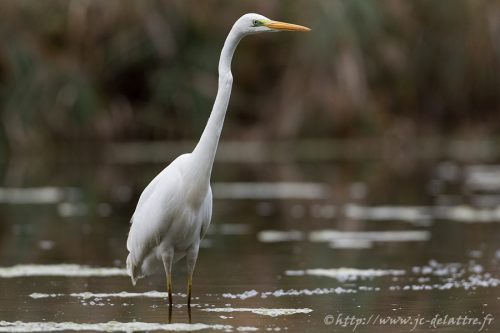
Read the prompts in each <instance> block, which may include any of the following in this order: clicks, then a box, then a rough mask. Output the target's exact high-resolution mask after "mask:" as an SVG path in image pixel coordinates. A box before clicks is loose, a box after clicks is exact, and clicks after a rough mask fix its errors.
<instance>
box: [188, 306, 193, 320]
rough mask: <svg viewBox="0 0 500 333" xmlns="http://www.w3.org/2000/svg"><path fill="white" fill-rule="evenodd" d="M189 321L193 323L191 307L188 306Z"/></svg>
mask: <svg viewBox="0 0 500 333" xmlns="http://www.w3.org/2000/svg"><path fill="white" fill-rule="evenodd" d="M187 309H188V323H189V324H191V323H192V320H191V307H190V306H188V308H187Z"/></svg>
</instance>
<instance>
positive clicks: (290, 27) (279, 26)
mask: <svg viewBox="0 0 500 333" xmlns="http://www.w3.org/2000/svg"><path fill="white" fill-rule="evenodd" d="M264 25H265V26H266V27H268V28H271V29H275V30H282V31H311V29H309V28H308V27H304V26H301V25H297V24H291V23H285V22H279V21H270V22H266V23H264Z"/></svg>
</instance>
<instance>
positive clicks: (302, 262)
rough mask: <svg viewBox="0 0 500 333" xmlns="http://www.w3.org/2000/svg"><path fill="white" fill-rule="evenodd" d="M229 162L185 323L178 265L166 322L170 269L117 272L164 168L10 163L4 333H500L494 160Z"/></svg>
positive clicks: (499, 211) (0, 304)
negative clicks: (153, 181) (134, 281)
mask: <svg viewBox="0 0 500 333" xmlns="http://www.w3.org/2000/svg"><path fill="white" fill-rule="evenodd" d="M228 160H230V162H224V163H221V162H218V163H217V164H216V166H215V168H214V175H213V180H214V184H213V189H214V197H215V202H214V216H213V220H212V226H211V227H210V230H209V232H208V234H207V236H206V238H205V240H204V242H203V244H202V247H203V248H202V249H201V251H200V256H199V261H198V264H197V267H196V271H195V276H194V296H195V298H194V300H193V303H194V304H193V306H192V310H191V314H190V317H191V318H189V313H188V311H187V308H186V306H185V302H186V295H185V273H186V270H185V267H184V266H185V264H184V262H183V261H181V262H180V263H178V264H177V265H175V266H174V292H175V293H174V307H173V309H172V311H171V313H169V309H168V301H167V298H166V297H167V295H166V293H165V281H164V280H165V279H164V276H163V275H162V274H161V273H160V274H158V275H155V276H152V277H149V278H147V279H143V280H140V281H139V283H138V285H137V286H136V287H133V286H132V285H131V283H130V279H129V278H128V277H127V276H126V274H125V271H124V269H123V267H124V259H125V258H126V249H125V241H126V237H127V232H128V227H129V224H128V223H129V219H130V216H131V213H132V211H133V209H134V205H135V202H136V200H137V198H138V195H139V194H140V191H141V189H142V188H143V187H144V186H145V185H146V184H147V182H148V180H149V179H150V178H152V177H153V176H154V175H155V174H156V173H157V172H158V171H160V170H161V169H162V167H163V166H162V165H161V164H156V163H143V164H131V163H123V164H122V163H116V162H109V161H108V162H106V163H99V164H96V163H94V162H92V160H86V159H81V158H80V159H76V158H72V159H66V160H64V162H62V161H45V162H40V161H38V160H37V161H36V162H34V161H33V162H31V161H29V160H28V161H20V162H19V161H17V162H11V163H10V164H7V165H3V166H2V172H3V177H4V181H3V186H2V187H1V188H0V220H1V222H0V290H1V293H0V332H20V331H21V332H22V331H41V332H46V331H123V332H129V331H153V330H171V331H221V332H230V331H233V332H240V331H241V332H252V331H272V332H276V331H287V332H304V331H310V332H352V331H356V332H373V331H384V332H406V331H408V332H409V331H413V332H427V331H429V330H430V329H433V331H435V332H474V331H489V332H497V331H498V329H499V327H500V325H499V323H498V321H500V311H499V310H500V306H499V305H500V304H499V302H500V269H499V263H500V200H498V198H500V186H498V170H499V169H500V166H499V165H497V164H495V163H494V162H492V161H488V163H485V162H484V161H478V162H477V163H475V162H474V161H472V162H471V161H468V162H467V163H464V162H461V163H457V162H454V161H446V162H440V161H438V160H424V161H420V160H417V161H412V163H409V164H408V163H406V164H405V163H403V164H402V165H399V164H396V165H394V164H391V162H388V161H384V160H380V161H379V160H373V159H372V160H370V161H364V160H362V159H356V160H354V161H352V160H338V161H333V162H328V161H323V162H310V161H309V162H307V163H306V162H286V161H274V162H272V163H266V162H264V161H254V162H253V163H251V164H250V165H249V164H247V163H239V162H238V160H237V158H231V159H228ZM445 316H447V317H445ZM459 316H461V317H460V318H461V320H459ZM452 319H453V320H452ZM475 319H477V320H476V321H474V320H475ZM490 319H491V320H490Z"/></svg>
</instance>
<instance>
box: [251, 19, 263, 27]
mask: <svg viewBox="0 0 500 333" xmlns="http://www.w3.org/2000/svg"><path fill="white" fill-rule="evenodd" d="M252 24H253V26H254V27H260V26H261V25H262V22H261V21H259V20H253V21H252Z"/></svg>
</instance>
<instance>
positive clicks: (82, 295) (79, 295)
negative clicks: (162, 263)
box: [29, 290, 168, 299]
mask: <svg viewBox="0 0 500 333" xmlns="http://www.w3.org/2000/svg"><path fill="white" fill-rule="evenodd" d="M29 296H30V297H31V298H33V299H39V298H49V297H67V296H69V297H77V298H81V299H90V298H138V297H145V298H168V293H166V292H160V291H155V290H153V291H146V292H143V293H130V292H126V291H121V292H117V293H92V292H88V291H86V292H82V293H71V294H43V293H32V294H30V295H29Z"/></svg>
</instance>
